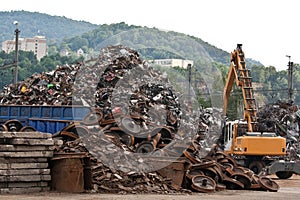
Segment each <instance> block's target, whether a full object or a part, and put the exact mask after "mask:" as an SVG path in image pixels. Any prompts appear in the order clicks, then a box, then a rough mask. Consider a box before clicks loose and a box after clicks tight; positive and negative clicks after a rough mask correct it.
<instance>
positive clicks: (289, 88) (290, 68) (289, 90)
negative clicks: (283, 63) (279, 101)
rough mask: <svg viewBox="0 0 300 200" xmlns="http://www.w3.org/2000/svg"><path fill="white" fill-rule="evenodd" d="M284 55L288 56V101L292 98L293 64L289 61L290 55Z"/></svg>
mask: <svg viewBox="0 0 300 200" xmlns="http://www.w3.org/2000/svg"><path fill="white" fill-rule="evenodd" d="M286 57H288V58H289V62H288V96H289V97H288V98H289V102H292V98H293V65H294V63H293V62H291V56H289V55H287V56H286Z"/></svg>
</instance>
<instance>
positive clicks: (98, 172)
mask: <svg viewBox="0 0 300 200" xmlns="http://www.w3.org/2000/svg"><path fill="white" fill-rule="evenodd" d="M100 144H101V145H104V146H105V145H106V149H107V152H105V153H106V154H105V156H107V157H109V156H111V152H109V150H108V149H109V147H111V145H110V143H109V142H108V141H105V139H104V138H102V139H101V141H100ZM196 148H199V144H198V138H195V140H194V141H193V144H192V145H191V146H190V147H189V148H188V149H186V150H184V151H183V154H182V155H181V156H180V157H179V158H177V160H176V162H177V163H178V162H183V165H181V166H182V167H181V168H180V167H179V166H180V165H174V166H172V167H170V168H167V171H168V172H167V173H166V172H165V173H162V172H161V169H160V170H157V171H153V172H149V173H139V172H137V171H129V172H124V171H122V170H117V169H115V168H114V167H111V166H109V165H104V164H103V162H102V160H99V159H97V158H96V157H94V156H93V154H90V153H88V149H86V148H85V146H84V145H83V143H82V142H81V140H80V139H76V140H74V141H67V142H64V143H63V145H61V146H59V147H56V151H57V152H67V153H70V152H75V153H78V152H87V153H88V155H89V156H90V157H91V161H92V162H91V169H92V185H93V186H92V190H93V191H94V192H99V193H103V192H104V193H121V194H125V193H134V194H135V193H159V194H168V193H178V192H180V193H182V192H184V193H190V192H202V193H211V192H216V191H223V190H226V189H229V190H232V189H233V190H243V189H245V190H264V191H272V192H277V191H278V189H279V186H278V184H277V183H276V182H275V181H274V180H272V179H270V178H268V177H266V176H263V175H261V176H259V175H256V174H254V172H253V171H251V170H250V169H248V168H245V167H241V166H239V165H238V164H237V163H236V161H235V160H234V159H233V158H232V157H230V156H229V155H227V154H224V153H223V152H221V151H219V150H218V149H217V148H214V149H213V150H212V151H211V152H210V153H209V154H207V155H206V156H205V157H204V158H200V156H199V154H200V153H199V151H198V150H197V149H196ZM115 159H117V160H118V158H115ZM164 160H165V158H163V157H158V158H157V159H156V163H157V164H159V162H162V161H164ZM119 162H120V163H123V164H124V163H126V162H124V160H119ZM145 163H146V160H144V164H145ZM140 164H143V163H140ZM171 164H172V163H170V165H171ZM136 167H137V168H138V167H139V165H138V164H137V165H136ZM179 169H180V170H181V171H176V170H179ZM136 170H137V169H136ZM172 170H173V171H174V172H173V173H175V175H176V176H177V177H175V176H174V174H173V176H174V177H172V178H170V177H171V175H172ZM178 177H181V179H180V178H179V179H178ZM173 178H174V179H176V180H175V181H174V180H172V179H173Z"/></svg>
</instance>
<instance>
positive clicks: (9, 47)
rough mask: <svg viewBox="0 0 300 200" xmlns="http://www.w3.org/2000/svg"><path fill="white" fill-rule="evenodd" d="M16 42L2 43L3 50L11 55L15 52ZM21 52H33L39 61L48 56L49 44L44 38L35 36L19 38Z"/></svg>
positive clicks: (7, 41)
mask: <svg viewBox="0 0 300 200" xmlns="http://www.w3.org/2000/svg"><path fill="white" fill-rule="evenodd" d="M15 44H16V42H15V40H6V41H4V42H2V50H3V51H5V52H6V53H10V52H12V51H14V50H15ZM18 47H19V50H22V51H32V52H33V53H34V54H35V55H36V58H37V59H38V60H40V59H41V58H42V57H44V56H45V55H47V44H46V38H45V37H44V36H34V37H33V38H19V44H18Z"/></svg>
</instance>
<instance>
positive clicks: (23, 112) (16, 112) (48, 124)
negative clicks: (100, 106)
mask: <svg viewBox="0 0 300 200" xmlns="http://www.w3.org/2000/svg"><path fill="white" fill-rule="evenodd" d="M90 112H91V108H90V107H85V106H27V105H25V106H24V105H0V122H2V123H4V122H5V121H7V120H10V119H17V120H19V121H20V122H21V123H22V124H23V126H32V127H34V128H35V129H36V130H38V131H41V132H47V133H52V134H53V133H56V132H58V131H60V130H61V129H63V128H64V127H65V126H67V125H68V124H70V123H71V122H73V121H76V122H78V121H79V122H80V121H82V120H83V118H84V116H86V115H87V114H88V113H90Z"/></svg>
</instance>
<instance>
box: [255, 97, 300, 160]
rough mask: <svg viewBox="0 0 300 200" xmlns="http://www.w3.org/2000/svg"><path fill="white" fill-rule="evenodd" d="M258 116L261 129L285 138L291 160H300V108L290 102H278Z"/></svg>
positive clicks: (261, 110) (270, 105) (262, 110)
mask: <svg viewBox="0 0 300 200" xmlns="http://www.w3.org/2000/svg"><path fill="white" fill-rule="evenodd" d="M257 115H258V122H259V126H260V129H261V130H263V131H266V132H275V133H276V134H277V135H280V136H282V137H285V138H286V139H287V153H288V156H289V157H290V159H291V160H296V159H300V137H299V130H300V129H299V128H300V110H299V107H298V106H297V105H294V104H292V103H290V102H284V101H277V102H275V103H271V104H268V105H266V106H264V107H262V108H261V109H260V110H259V112H258V114H257Z"/></svg>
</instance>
